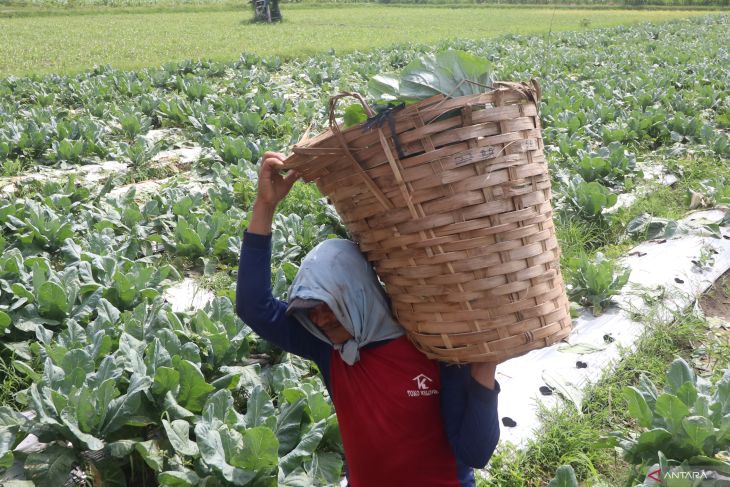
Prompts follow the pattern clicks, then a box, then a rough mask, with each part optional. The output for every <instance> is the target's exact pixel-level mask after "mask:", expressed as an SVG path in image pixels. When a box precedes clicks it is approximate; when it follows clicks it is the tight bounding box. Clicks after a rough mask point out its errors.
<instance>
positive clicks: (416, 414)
mask: <svg viewBox="0 0 730 487" xmlns="http://www.w3.org/2000/svg"><path fill="white" fill-rule="evenodd" d="M283 160H284V156H283V155H282V154H279V153H272V152H267V153H266V154H265V155H264V158H263V162H262V165H261V170H260V174H259V180H258V191H257V196H256V200H255V202H254V205H253V213H252V217H251V220H250V224H249V226H248V229H247V230H246V232H245V234H244V239H243V245H242V248H241V258H240V262H239V272H238V284H237V290H236V307H237V313H238V315H239V316H240V318H241V319H242V320H243V321H244V322H245V323H246V324H247V325H248V326H250V327H251V328H252V329H253V330H254V331H255V332H256V333H258V334H259V335H260V336H261V337H262V338H264V339H266V340H268V341H270V342H272V343H274V344H275V345H277V346H279V347H280V348H282V349H283V350H285V351H287V352H290V353H294V354H296V355H299V356H302V357H304V358H307V359H310V360H312V361H314V362H315V363H316V364H317V366H318V368H319V370H320V372H321V374H322V378H323V380H324V382H325V384H326V386H327V389H328V391H329V393H330V397H331V398H332V402H333V403H334V406H335V411H336V414H337V418H338V422H339V426H340V431H341V434H342V442H343V446H344V451H345V458H346V461H347V462H346V463H347V476H348V481H349V485H350V486H352V487H389V486H393V487H395V486H398V487H403V486H418V487H467V486H472V487H473V486H474V485H475V481H474V473H473V470H472V469H473V468H482V467H484V466H485V465H486V464H487V462H488V461H489V459H490V458H491V456H492V453H493V452H494V449H495V448H496V445H497V442H498V440H499V421H498V415H497V397H498V394H499V392H500V388H499V384H498V383H497V381H496V380H495V377H494V376H495V369H496V363H479V364H471V365H462V366H457V365H447V364H445V363H439V362H436V361H434V360H431V359H429V358H427V357H426V356H425V355H424V354H423V353H421V352H420V351H419V350H418V349H416V348H415V346H414V345H413V344H412V343H411V342H410V341H409V339H408V338H407V337H406V335H405V333H404V331H403V329H402V328H401V326H400V325H399V324H398V323H397V322H396V321H395V320H394V318H393V317H392V315H391V311H390V307H389V304H388V299H387V297H386V295H385V292H384V291H383V288H382V287H381V285H380V283H379V281H378V278H377V276H376V275H375V272H374V271H373V269H372V267H371V265H370V264H369V263H368V262H367V260H366V259H365V257H364V256H363V255H362V254H361V253H360V251H359V250H358V248H357V246H356V245H355V244H354V243H353V242H350V241H348V240H340V239H332V240H327V241H324V242H322V243H321V244H319V245H318V246H317V247H315V248H314V249H313V250H312V251H311V252H310V253H309V254H308V255H307V256H306V257H305V258H304V260H303V261H302V264H301V268H300V270H299V273H298V274H297V276H296V278H295V279H294V282H293V283H292V287H291V289H290V292H289V302H288V303H286V302H283V301H280V300H277V299H275V298H274V297H273V295H272V291H271V225H272V221H273V215H274V211H275V209H276V205H277V204H278V203H279V202H280V201H281V200H283V199H284V197H285V196H286V195H287V194H288V193H289V191H290V190H291V188H292V186H293V185H294V182H295V181H296V180H297V178H298V174H297V173H296V172H294V171H290V172H289V173H288V174H287V175H286V176H283V175H282V174H280V172H281V171H282V165H283V162H282V161H283Z"/></svg>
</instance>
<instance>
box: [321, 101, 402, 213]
mask: <svg viewBox="0 0 730 487" xmlns="http://www.w3.org/2000/svg"><path fill="white" fill-rule="evenodd" d="M348 97H350V98H355V99H356V100H357V101H359V102H360V104H361V105H362V107H363V108H364V109H365V113H366V114H367V116H368V117H372V116H374V115H375V112H374V111H373V109H372V108H370V105H368V103H367V102H366V101H365V99H364V98H363V97H362V95H360V94H359V93H350V92H347V91H345V92H342V93H339V94H337V95H335V96H333V97H331V98H330V102H329V109H330V113H329V121H330V130H332V133H333V134H334V135H335V137H337V140H338V141H339V142H340V145H341V146H342V149H344V151H345V155H347V158H348V159H349V161H350V163H351V164H352V167H353V169H355V172H356V173H357V174H358V175H359V176H360V177H361V178H362V180H363V182H364V183H365V185H366V186H367V187H368V189H370V191H371V192H372V193H373V196H375V198H376V199H377V200H378V201H379V202H380V204H381V205H382V206H383V208H385V209H386V210H392V209H393V204H392V203H391V202H390V200H389V199H388V197H387V196H385V195H384V194H383V192H382V191H380V188H378V186H377V185H376V184H375V182H374V181H373V180H372V179H371V178H370V176H368V174H367V173H366V172H365V170H364V169H363V168H362V166H361V165H360V162H358V160H357V159H355V156H354V154H353V153H352V152H351V151H350V147H349V146H348V145H347V140H345V136H344V135H342V130H340V126H339V125H337V118H336V116H335V110H336V109H337V102H338V101H340V100H341V99H343V98H348Z"/></svg>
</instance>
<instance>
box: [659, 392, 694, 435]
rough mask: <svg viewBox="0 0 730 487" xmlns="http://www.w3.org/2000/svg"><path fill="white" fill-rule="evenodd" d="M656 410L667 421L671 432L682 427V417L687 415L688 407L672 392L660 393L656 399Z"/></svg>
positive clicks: (677, 430)
mask: <svg viewBox="0 0 730 487" xmlns="http://www.w3.org/2000/svg"><path fill="white" fill-rule="evenodd" d="M656 412H657V413H658V414H660V415H661V416H662V417H664V419H666V420H667V422H668V423H669V425H670V427H671V429H672V432H675V433H676V432H679V431H681V429H682V419H683V418H685V417H686V416H687V415H689V408H688V407H687V406H686V405H685V404H684V403H683V402H682V401H681V400H680V399H679V398H678V397H677V396H674V395H672V394H666V393H665V394H662V395H660V396H659V397H658V398H657V400H656Z"/></svg>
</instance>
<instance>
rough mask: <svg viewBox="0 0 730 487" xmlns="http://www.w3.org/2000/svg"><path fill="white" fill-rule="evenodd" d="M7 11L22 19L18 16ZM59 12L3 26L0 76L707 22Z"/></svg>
mask: <svg viewBox="0 0 730 487" xmlns="http://www.w3.org/2000/svg"><path fill="white" fill-rule="evenodd" d="M13 12H14V13H13V14H14V15H18V14H19V12H18V9H17V8H16V9H14V10H13ZM21 13H22V12H21ZM63 13H64V15H58V14H59V12H49V13H47V14H45V15H33V16H16V17H10V16H9V15H10V14H8V15H6V17H5V18H0V76H7V75H24V74H36V73H37V74H45V73H73V72H78V71H82V70H84V69H88V68H90V67H91V66H93V65H95V64H110V65H112V66H114V67H117V68H122V69H135V68H140V67H146V66H156V65H161V64H164V63H166V62H171V61H181V60H184V59H195V58H205V59H213V60H233V59H237V58H238V57H239V56H240V54H241V53H242V52H252V53H256V54H259V55H267V56H268V55H277V56H281V57H284V58H291V57H297V56H306V55H310V54H313V53H316V52H322V51H326V50H328V49H334V50H335V51H336V52H338V53H341V52H347V51H353V50H357V49H367V48H373V47H381V46H387V45H392V44H396V43H403V42H409V41H410V42H435V41H444V40H447V39H452V38H457V37H458V38H466V39H479V38H487V37H496V36H500V35H504V34H508V33H513V34H527V33H542V32H545V33H547V32H548V31H549V30H550V29H551V28H552V30H553V31H566V30H581V29H587V28H596V27H609V26H614V25H618V24H634V23H638V22H642V21H663V20H670V19H675V18H681V17H688V16H692V15H707V12H702V11H678V10H673V11H662V10H651V11H641V10H630V11H627V10H618V9H617V10H605V9H602V10H595V11H593V10H586V9H575V10H574V9H550V8H534V9H529V10H528V9H522V8H518V9H515V8H493V7H474V8H459V9H444V8H437V7H436V8H434V7H419V8H409V7H389V6H378V5H347V6H341V7H307V6H296V7H295V6H286V7H285V8H284V16H285V22H284V23H282V24H278V25H253V24H250V23H249V19H250V17H251V14H250V12H249V10H247V9H243V8H242V9H224V8H221V7H216V6H214V7H211V8H210V10H208V9H205V8H203V7H200V6H198V7H195V8H186V9H183V10H182V11H177V10H175V9H170V10H160V9H157V10H155V11H152V12H146V11H144V10H132V11H126V12H114V11H109V10H107V11H103V12H99V13H96V12H93V11H89V10H88V9H86V10H83V9H82V10H81V11H79V12H78V13H79V14H78V15H75V11H74V10H64V11H63ZM36 14H37V12H36Z"/></svg>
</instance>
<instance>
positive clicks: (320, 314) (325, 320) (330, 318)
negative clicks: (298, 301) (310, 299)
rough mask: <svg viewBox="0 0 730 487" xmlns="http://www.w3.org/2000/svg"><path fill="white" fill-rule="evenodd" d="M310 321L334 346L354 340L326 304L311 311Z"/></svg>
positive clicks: (319, 305)
mask: <svg viewBox="0 0 730 487" xmlns="http://www.w3.org/2000/svg"><path fill="white" fill-rule="evenodd" d="M309 319H310V320H311V321H312V323H314V324H315V325H316V326H317V328H319V329H320V331H321V332H322V333H324V334H325V336H326V337H327V338H329V340H330V341H331V342H332V343H333V344H334V345H340V344H342V343H345V342H346V341H347V340H349V339H350V338H352V335H351V334H350V332H349V331H347V330H346V329H345V327H344V326H342V325H341V324H340V322H339V321H337V317H336V316H335V314H334V313H333V312H332V310H331V309H330V307H329V306H327V305H326V304H324V303H321V304H318V305H317V306H315V307H314V308H312V309H311V310H309Z"/></svg>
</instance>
